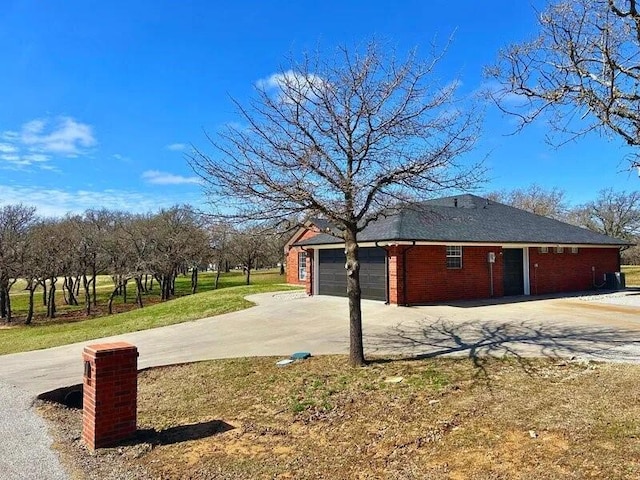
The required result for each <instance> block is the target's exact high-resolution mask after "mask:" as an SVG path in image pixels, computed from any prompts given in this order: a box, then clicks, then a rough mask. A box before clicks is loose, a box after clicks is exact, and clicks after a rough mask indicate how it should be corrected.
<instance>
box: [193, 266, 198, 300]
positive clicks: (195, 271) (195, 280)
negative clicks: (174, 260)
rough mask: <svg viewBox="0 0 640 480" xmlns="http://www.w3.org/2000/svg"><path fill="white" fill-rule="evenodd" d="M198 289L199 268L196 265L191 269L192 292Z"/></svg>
mask: <svg viewBox="0 0 640 480" xmlns="http://www.w3.org/2000/svg"><path fill="white" fill-rule="evenodd" d="M197 289H198V268H197V267H194V268H193V270H192V271H191V293H192V294H194V293H196V290H197Z"/></svg>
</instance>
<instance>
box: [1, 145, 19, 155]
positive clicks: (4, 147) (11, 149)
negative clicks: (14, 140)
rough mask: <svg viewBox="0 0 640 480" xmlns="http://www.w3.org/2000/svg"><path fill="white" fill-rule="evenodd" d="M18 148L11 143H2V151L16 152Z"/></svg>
mask: <svg viewBox="0 0 640 480" xmlns="http://www.w3.org/2000/svg"><path fill="white" fill-rule="evenodd" d="M17 151H18V149H17V148H16V147H14V146H13V145H11V144H9V143H0V153H14V152H17Z"/></svg>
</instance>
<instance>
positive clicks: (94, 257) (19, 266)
mask: <svg viewBox="0 0 640 480" xmlns="http://www.w3.org/2000/svg"><path fill="white" fill-rule="evenodd" d="M283 238H284V237H283V235H282V233H280V232H278V231H276V230H275V229H265V228H253V229H243V230H239V229H237V228H234V227H233V226H231V225H227V224H220V223H218V224H214V223H211V222H209V221H208V219H207V218H206V217H204V216H202V215H200V214H198V213H196V212H195V211H194V210H193V209H192V208H191V207H189V206H174V207H172V208H169V209H163V210H160V211H158V212H155V213H147V214H131V213H125V212H119V211H109V210H88V211H86V212H84V213H83V214H81V215H68V216H66V217H63V218H57V219H50V218H41V217H39V216H38V215H37V212H36V209H34V208H32V207H28V206H25V205H21V204H15V205H7V206H4V207H0V318H2V319H3V320H4V321H6V322H11V321H12V308H11V297H10V295H9V294H10V292H11V289H12V287H13V286H14V285H15V284H16V282H17V281H18V279H23V280H24V281H25V283H26V286H25V287H24V289H25V290H26V291H27V292H28V295H29V301H28V305H29V306H28V311H27V314H26V317H25V319H24V322H25V323H27V324H30V323H31V322H32V320H33V317H34V303H35V302H36V301H41V302H42V304H43V305H45V306H46V316H47V317H49V318H54V317H55V316H56V305H57V304H59V302H64V303H65V304H68V305H69V304H70V305H78V304H79V302H82V306H83V310H84V312H85V314H86V315H87V316H89V315H91V314H92V312H93V311H94V310H95V308H96V307H97V303H98V296H97V294H96V279H97V277H98V276H99V275H109V276H110V277H111V279H112V282H113V288H112V291H111V293H110V295H109V299H108V303H107V310H108V312H109V313H112V311H113V310H112V305H113V301H114V298H115V297H117V296H119V297H122V299H123V301H124V302H125V303H126V302H127V301H128V299H129V300H134V301H135V302H136V303H137V305H138V306H139V307H142V306H143V304H144V303H143V298H144V294H148V293H150V292H151V291H154V292H157V293H158V294H159V295H160V298H161V300H162V301H164V300H168V299H170V298H171V297H173V296H174V295H175V293H176V291H175V281H176V277H177V276H178V275H190V276H191V293H195V292H196V291H197V288H198V273H199V272H200V271H201V270H202V269H209V268H214V269H216V270H217V272H218V275H217V276H216V281H215V288H217V279H218V278H219V273H220V271H221V270H223V271H224V270H226V271H228V270H229V269H230V268H242V269H243V270H244V272H245V274H246V283H247V284H249V282H250V278H251V277H250V275H251V271H252V270H253V269H255V268H259V267H266V266H274V265H276V264H277V263H279V262H282V260H283V258H282V257H283V254H282V246H283ZM21 285H22V284H21ZM36 292H38V295H37V296H38V300H36Z"/></svg>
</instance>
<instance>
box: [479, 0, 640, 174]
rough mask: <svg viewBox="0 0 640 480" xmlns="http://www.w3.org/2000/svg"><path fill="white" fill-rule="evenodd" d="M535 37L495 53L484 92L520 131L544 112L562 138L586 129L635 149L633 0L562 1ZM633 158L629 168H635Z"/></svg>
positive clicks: (639, 69)
mask: <svg viewBox="0 0 640 480" xmlns="http://www.w3.org/2000/svg"><path fill="white" fill-rule="evenodd" d="M538 23H539V28H540V32H539V35H538V36H537V38H535V39H533V40H531V41H528V42H523V43H519V44H515V45H511V46H509V47H507V48H506V49H504V50H503V51H501V52H500V59H499V62H498V63H497V65H495V66H494V67H491V68H489V69H487V73H488V75H489V76H490V77H493V78H494V79H497V80H498V81H499V83H500V85H501V87H500V88H499V89H497V90H495V91H492V92H490V94H491V96H492V97H493V98H494V100H496V102H497V104H498V105H499V106H500V108H501V109H502V110H503V111H505V112H508V113H510V114H514V115H517V116H518V117H519V119H520V121H521V126H522V125H525V124H527V123H529V122H532V121H533V120H535V119H536V118H538V117H540V116H541V114H543V113H548V114H549V115H548V116H547V118H548V119H549V120H550V123H551V125H552V127H553V129H554V130H555V131H556V132H560V133H561V134H562V135H561V137H560V138H561V139H562V141H566V139H567V138H568V139H574V138H577V137H579V136H581V135H584V134H586V133H588V132H590V131H594V130H596V131H600V132H602V133H607V134H613V135H614V136H618V137H619V138H622V139H623V140H624V142H626V143H627V144H628V145H630V146H632V147H637V146H640V108H638V101H639V100H640V11H639V10H638V5H637V2H636V0H561V1H555V2H554V3H552V4H551V5H550V6H549V7H548V8H547V9H546V10H545V11H544V12H542V13H540V14H539V15H538ZM638 158H639V157H638V155H637V154H635V155H634V156H633V158H632V160H631V164H632V166H636V167H640V162H639V160H638Z"/></svg>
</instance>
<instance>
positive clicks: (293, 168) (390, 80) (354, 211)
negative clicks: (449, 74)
mask: <svg viewBox="0 0 640 480" xmlns="http://www.w3.org/2000/svg"><path fill="white" fill-rule="evenodd" d="M441 58H442V54H441V53H436V54H433V55H432V56H431V57H430V58H429V59H428V60H427V61H421V60H420V59H419V58H418V57H417V54H416V52H415V51H413V52H411V53H409V55H408V56H407V58H406V59H404V60H398V59H397V58H396V57H395V56H394V55H392V54H389V55H387V54H385V52H383V51H382V48H381V47H379V46H377V45H375V44H373V43H371V44H370V45H369V46H368V47H367V48H366V49H364V50H355V51H351V50H349V49H347V48H344V47H343V48H338V49H337V51H336V55H335V56H334V57H331V58H326V59H325V58H323V57H322V56H321V55H319V54H318V55H314V56H308V55H306V56H304V57H303V59H302V61H301V62H296V61H291V62H290V63H291V64H290V68H289V69H288V70H286V71H282V72H280V73H279V74H276V75H273V76H272V77H271V78H270V79H269V80H268V81H262V82H258V83H257V84H256V96H255V97H254V99H253V100H252V101H251V102H250V103H249V104H248V105H241V104H240V103H239V102H237V101H236V102H235V105H236V107H237V109H238V113H239V116H240V121H241V123H240V124H236V125H238V126H236V125H233V124H229V125H228V127H227V129H226V130H225V131H224V132H221V133H220V135H219V136H218V137H217V138H215V139H214V138H210V140H211V142H212V144H213V146H214V148H215V151H216V153H215V154H214V155H211V156H210V155H208V154H206V153H204V152H203V151H198V150H196V151H195V152H194V153H193V154H192V155H191V156H190V163H191V165H192V167H193V169H194V170H195V172H196V173H197V174H199V175H200V176H201V177H202V179H203V180H204V183H205V186H206V188H207V189H208V192H209V194H210V195H211V197H212V200H213V202H214V203H215V204H216V205H218V206H219V216H220V217H224V218H227V219H233V220H237V221H244V222H252V221H260V220H269V221H271V222H273V221H274V220H276V219H285V218H287V217H289V216H292V215H293V216H297V215H299V214H305V213H306V214H310V215H321V216H323V217H325V218H327V219H328V220H330V221H331V222H332V223H333V224H334V225H335V226H336V227H337V228H338V229H339V230H340V231H341V233H342V237H343V239H344V242H345V253H346V265H345V268H346V275H347V295H348V298H349V322H350V357H349V358H350V363H351V364H352V365H363V364H364V363H365V358H364V351H363V344H362V311H361V301H360V300H361V291H360V274H359V272H360V264H359V262H358V233H359V232H361V231H362V230H363V229H364V228H366V227H367V225H369V224H370V223H371V222H372V221H374V220H375V219H377V218H380V217H382V216H384V215H387V214H389V213H391V212H393V211H395V210H396V209H397V206H398V204H399V202H401V201H403V200H405V199H409V198H415V196H416V195H426V194H430V193H433V192H440V191H442V190H446V189H450V188H468V187H471V186H473V185H475V184H476V182H477V181H478V179H479V177H481V176H482V175H481V173H482V172H481V171H480V169H479V168H478V166H477V165H473V166H472V165H466V164H465V163H463V162H460V161H459V159H460V158H461V156H462V155H464V154H466V153H468V152H469V151H470V150H471V149H472V147H473V146H474V144H475V142H476V138H477V136H478V131H479V127H480V122H479V115H478V112H477V109H475V108H473V107H469V106H468V105H465V104H464V103H463V102H461V101H460V100H459V99H457V98H456V96H455V92H456V87H457V86H458V82H456V81H453V82H450V83H448V84H446V85H442V84H437V83H436V82H435V81H434V77H435V73H436V72H435V71H436V67H437V65H438V63H439V61H440V60H441Z"/></svg>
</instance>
